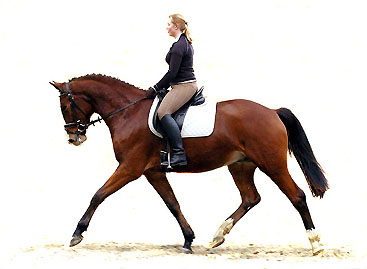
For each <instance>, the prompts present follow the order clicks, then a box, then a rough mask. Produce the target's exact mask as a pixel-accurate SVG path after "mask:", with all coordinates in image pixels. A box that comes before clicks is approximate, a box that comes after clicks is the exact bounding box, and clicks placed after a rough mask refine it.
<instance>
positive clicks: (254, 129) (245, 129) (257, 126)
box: [217, 99, 288, 147]
mask: <svg viewBox="0 0 367 269" xmlns="http://www.w3.org/2000/svg"><path fill="white" fill-rule="evenodd" d="M217 116H218V117H219V119H218V120H219V121H220V123H219V122H218V123H219V124H222V123H224V122H225V125H226V128H230V129H231V132H232V133H237V134H238V136H240V137H242V138H243V139H244V140H246V141H244V142H245V143H246V144H247V146H249V145H251V144H252V143H255V144H256V145H259V144H263V143H266V144H268V143H276V144H282V145H284V146H285V147H287V143H288V142H287V131H286V128H285V126H284V124H283V123H282V121H281V120H280V118H279V117H278V114H277V112H276V111H275V110H273V109H270V108H267V107H265V106H263V105H261V104H258V103H256V102H253V101H250V100H245V99H234V100H228V101H223V102H219V103H218V105H217Z"/></svg>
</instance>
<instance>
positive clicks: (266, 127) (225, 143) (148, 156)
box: [50, 74, 328, 255]
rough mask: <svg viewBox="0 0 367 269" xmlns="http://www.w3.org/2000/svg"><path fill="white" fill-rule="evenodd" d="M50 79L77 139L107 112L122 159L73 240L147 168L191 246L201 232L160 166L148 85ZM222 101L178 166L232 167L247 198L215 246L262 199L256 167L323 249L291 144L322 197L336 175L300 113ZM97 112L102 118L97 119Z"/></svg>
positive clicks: (187, 141) (192, 169)
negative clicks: (206, 132)
mask: <svg viewBox="0 0 367 269" xmlns="http://www.w3.org/2000/svg"><path fill="white" fill-rule="evenodd" d="M50 83H51V84H52V85H53V86H54V87H55V88H56V89H57V90H58V91H59V92H60V105H61V111H62V115H63V118H64V120H65V123H66V125H65V129H66V131H67V133H68V137H69V143H71V144H74V145H76V146H78V145H80V144H81V143H83V142H84V141H85V140H86V138H87V137H86V131H87V128H88V127H89V126H90V125H91V124H94V123H95V122H96V121H101V120H102V119H103V120H104V121H105V123H106V125H107V126H108V128H109V131H110V133H111V137H112V143H113V149H114V153H115V157H116V160H117V161H118V163H119V165H118V167H117V169H116V171H115V172H114V173H113V174H112V176H111V177H110V178H109V179H108V180H107V182H106V183H105V184H104V185H103V186H102V187H101V188H100V189H99V190H98V191H97V192H96V193H95V195H94V196H93V198H92V200H91V202H90V205H89V207H88V208H87V210H86V212H85V214H84V215H83V216H82V218H81V219H80V221H79V222H78V225H77V227H76V229H75V231H74V233H73V235H72V240H71V242H70V246H75V245H77V244H79V243H80V242H81V241H82V239H83V236H82V234H83V232H84V231H86V230H87V228H88V226H89V223H90V221H91V218H92V216H93V214H94V212H95V211H96V209H97V207H98V206H99V205H100V204H101V203H102V202H103V201H104V200H105V199H106V198H107V197H108V196H110V195H111V194H113V193H114V192H116V191H118V190H119V189H121V188H122V187H124V186H125V185H126V184H128V183H129V182H131V181H133V180H135V179H138V178H139V177H140V176H142V175H144V176H145V177H146V179H147V180H148V182H149V183H150V184H151V185H152V186H153V188H154V189H155V190H156V191H157V193H158V194H159V195H160V196H161V198H162V199H163V201H164V202H165V204H166V205H167V207H168V209H169V210H170V212H171V213H172V214H173V216H174V217H175V218H176V220H177V222H178V224H179V225H180V227H181V230H182V233H183V236H184V239H185V242H184V245H183V250H184V251H185V252H187V253H191V252H192V249H191V244H192V241H193V239H194V238H195V235H194V232H193V230H192V229H191V227H190V225H189V224H188V222H187V221H186V219H185V217H184V215H183V214H182V212H181V209H180V205H179V203H178V201H177V199H176V197H175V195H174V193H173V190H172V188H171V186H170V184H169V182H168V180H167V178H166V173H165V172H162V171H161V169H160V158H159V152H160V147H161V139H160V138H159V137H157V136H155V135H154V134H153V133H151V131H150V130H149V127H148V123H147V120H148V114H149V110H150V107H151V105H152V100H149V99H147V98H146V97H145V94H146V93H145V91H144V90H142V89H139V88H137V87H135V86H133V85H131V84H129V83H126V82H123V81H121V80H119V79H116V78H112V77H109V76H105V75H96V74H92V75H86V76H82V77H78V78H73V79H71V80H69V81H68V82H65V83H57V82H50ZM216 108H217V111H216V117H215V125H214V131H213V133H212V134H211V135H210V136H208V137H199V138H184V139H183V140H184V147H185V150H186V153H187V157H188V165H187V166H184V167H179V168H177V170H174V172H189V173H201V172H205V171H210V170H213V169H216V168H219V167H222V166H224V165H226V166H228V169H229V172H230V174H231V175H232V177H233V180H234V182H235V184H236V186H237V188H238V190H239V192H240V195H241V198H242V202H241V204H240V205H239V207H238V208H237V210H235V211H234V212H233V214H231V215H230V216H229V217H228V218H227V219H226V220H225V221H224V222H223V223H222V224H221V225H220V227H219V229H218V231H217V232H216V233H215V235H214V238H213V241H212V243H211V246H212V247H217V246H219V245H220V244H222V243H223V242H224V240H225V235H226V234H228V233H229V232H230V231H231V229H232V227H233V226H234V225H235V224H236V223H237V222H238V221H239V220H240V219H241V218H242V217H243V216H244V215H245V214H246V213H247V212H248V211H249V210H250V209H251V208H253V207H254V206H255V205H256V204H258V203H259V202H260V195H259V193H258V191H257V189H256V187H255V184H254V172H255V169H256V168H259V169H260V170H261V171H262V172H264V173H265V174H266V175H267V176H269V177H270V179H271V180H272V181H273V182H274V183H275V184H276V185H277V186H278V187H279V189H280V190H281V191H282V192H283V193H284V194H285V195H286V196H287V197H288V199H289V200H290V202H291V203H292V204H293V206H294V207H295V209H296V210H297V211H298V213H299V214H300V216H301V218H302V221H303V224H304V227H305V229H306V233H307V236H308V238H309V240H310V243H311V247H312V251H313V254H314V255H316V254H318V253H320V252H321V251H322V248H321V246H320V244H319V240H320V237H319V234H318V233H317V232H316V230H315V226H314V224H313V222H312V219H311V215H310V212H309V209H308V206H307V203H306V196H305V194H304V192H303V191H302V190H301V189H300V188H299V187H298V186H297V185H296V183H295V182H294V181H293V179H292V178H291V176H290V174H289V172H288V168H287V151H289V153H290V154H292V153H293V155H294V156H295V158H296V160H297V161H298V164H299V166H300V168H301V170H302V172H303V174H304V175H305V178H306V180H307V182H308V184H309V187H310V190H311V192H312V194H313V196H316V197H320V198H322V197H323V195H324V193H325V191H326V190H327V189H328V182H327V179H326V178H325V176H324V171H323V170H322V168H321V166H320V164H319V163H318V162H317V160H316V158H315V156H314V154H313V151H312V148H311V146H310V143H309V141H308V139H307V137H306V134H305V132H304V130H303V128H302V126H301V124H300V122H299V121H298V119H297V118H296V117H295V116H294V114H293V113H292V112H291V111H290V110H289V109H286V108H280V109H276V110H273V109H269V108H266V107H264V106H262V105H260V104H257V103H255V102H252V101H248V100H228V101H223V102H218V103H217V106H216ZM94 113H97V114H99V115H100V116H101V117H102V118H99V119H97V120H94V121H92V122H91V119H90V118H91V116H92V114H94Z"/></svg>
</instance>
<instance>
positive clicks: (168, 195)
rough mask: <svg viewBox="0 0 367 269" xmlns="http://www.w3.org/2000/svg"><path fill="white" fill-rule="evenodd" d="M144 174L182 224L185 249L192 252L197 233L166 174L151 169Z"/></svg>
mask: <svg viewBox="0 0 367 269" xmlns="http://www.w3.org/2000/svg"><path fill="white" fill-rule="evenodd" d="M144 175H145V177H146V178H147V179H148V181H149V183H150V184H151V185H152V186H153V188H154V189H155V190H156V191H157V192H158V194H159V195H160V196H161V198H162V199H163V201H164V203H165V204H166V205H167V207H168V209H169V210H170V211H171V213H172V215H173V216H174V217H175V218H176V220H177V222H178V224H179V225H180V227H181V230H182V233H183V235H184V238H185V244H184V246H183V249H184V251H185V252H186V253H192V250H191V244H192V241H193V240H194V238H195V235H194V232H193V231H192V229H191V227H190V225H189V224H188V223H187V221H186V219H185V217H184V216H183V214H182V212H181V209H180V205H179V203H178V201H177V199H176V197H175V194H174V193H173V190H172V188H171V185H170V184H169V182H168V180H167V177H166V175H165V174H164V173H162V172H157V171H149V170H148V171H146V172H145V173H144Z"/></svg>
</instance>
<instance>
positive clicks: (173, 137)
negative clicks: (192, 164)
mask: <svg viewBox="0 0 367 269" xmlns="http://www.w3.org/2000/svg"><path fill="white" fill-rule="evenodd" d="M161 125H162V127H163V129H164V131H165V133H166V135H167V139H168V143H169V145H170V147H171V152H172V155H171V162H170V164H171V166H172V167H175V166H183V165H187V160H186V153H185V150H184V148H183V143H182V137H181V132H180V129H179V128H178V125H177V123H176V121H175V120H174V119H173V118H172V117H171V115H170V114H166V115H164V116H163V118H162V119H161Z"/></svg>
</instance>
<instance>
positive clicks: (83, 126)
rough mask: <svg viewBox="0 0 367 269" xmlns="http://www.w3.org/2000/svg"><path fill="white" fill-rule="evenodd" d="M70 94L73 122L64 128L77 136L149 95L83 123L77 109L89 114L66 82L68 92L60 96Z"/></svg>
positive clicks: (85, 114)
mask: <svg viewBox="0 0 367 269" xmlns="http://www.w3.org/2000/svg"><path fill="white" fill-rule="evenodd" d="M66 96H68V98H69V102H70V109H71V115H72V117H73V122H70V123H67V124H65V125H64V128H65V131H66V132H67V133H68V134H75V135H77V136H79V135H85V133H86V132H87V129H88V127H89V126H91V125H94V124H95V123H96V122H101V121H102V120H105V119H107V118H109V117H111V116H113V115H115V114H117V113H119V112H121V111H123V110H125V109H127V108H129V107H130V106H132V105H135V104H137V103H139V102H141V101H144V100H146V99H148V98H147V97H144V98H141V99H138V100H136V101H134V102H132V103H130V104H127V105H126V106H124V107H122V108H120V109H118V110H116V111H113V112H111V113H109V114H107V115H106V116H101V117H98V118H97V119H95V120H93V121H91V122H88V123H82V122H81V120H80V119H78V118H77V114H76V110H79V111H80V112H81V113H82V114H83V115H84V116H85V117H87V118H88V115H87V113H85V112H84V111H83V110H82V109H81V108H80V106H78V104H77V103H76V102H75V100H74V97H73V95H72V93H71V91H70V85H69V82H66V92H64V93H61V94H60V98H62V97H66ZM75 127H76V131H71V130H70V129H71V128H75Z"/></svg>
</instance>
